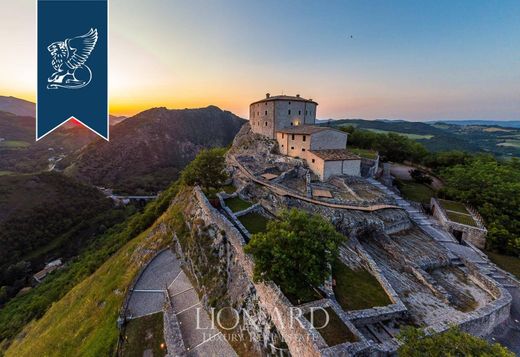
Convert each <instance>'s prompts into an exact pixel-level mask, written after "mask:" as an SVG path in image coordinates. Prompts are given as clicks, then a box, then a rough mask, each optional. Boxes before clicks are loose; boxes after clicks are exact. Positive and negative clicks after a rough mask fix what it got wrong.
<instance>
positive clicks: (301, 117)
mask: <svg viewBox="0 0 520 357" xmlns="http://www.w3.org/2000/svg"><path fill="white" fill-rule="evenodd" d="M275 111H276V129H277V130H280V129H284V128H290V127H291V126H293V125H304V124H314V123H315V122H316V104H314V103H310V102H303V101H290V100H276V101H275Z"/></svg>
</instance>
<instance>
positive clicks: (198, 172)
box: [181, 148, 227, 190]
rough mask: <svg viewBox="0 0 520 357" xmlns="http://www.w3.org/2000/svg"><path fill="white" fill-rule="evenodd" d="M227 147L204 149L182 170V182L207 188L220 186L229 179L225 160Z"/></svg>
mask: <svg viewBox="0 0 520 357" xmlns="http://www.w3.org/2000/svg"><path fill="white" fill-rule="evenodd" d="M225 153H226V150H225V149H222V148H213V149H204V150H201V151H200V152H199V154H198V155H197V157H196V158H195V159H194V160H193V161H192V162H191V163H190V164H189V165H188V166H186V168H185V169H184V170H183V171H182V177H181V179H182V182H183V183H184V184H186V185H189V186H194V185H200V186H202V187H203V188H204V189H205V190H209V189H210V188H211V187H220V186H222V184H223V182H224V181H225V180H226V179H227V175H226V173H225V172H224V169H225V167H226V164H225V161H224V154H225Z"/></svg>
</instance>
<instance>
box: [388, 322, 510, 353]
mask: <svg viewBox="0 0 520 357" xmlns="http://www.w3.org/2000/svg"><path fill="white" fill-rule="evenodd" d="M398 338H399V340H401V341H402V342H403V345H402V346H401V347H400V348H399V350H398V351H397V354H398V356H402V357H423V356H429V357H444V356H452V357H459V356H460V357H465V356H487V357H495V356H496V357H512V356H514V354H513V353H511V352H510V351H509V350H508V349H507V348H505V347H503V346H501V345H499V344H498V343H495V344H490V343H488V342H487V341H485V340H483V339H481V338H478V337H475V336H472V335H470V334H468V333H465V332H462V331H460V329H458V328H455V327H453V328H450V329H449V330H448V331H446V332H443V333H440V334H435V335H429V336H428V335H427V334H426V333H425V332H424V331H422V330H420V329H416V328H411V327H410V328H407V329H405V330H403V331H402V332H401V334H400V335H399V337H398Z"/></svg>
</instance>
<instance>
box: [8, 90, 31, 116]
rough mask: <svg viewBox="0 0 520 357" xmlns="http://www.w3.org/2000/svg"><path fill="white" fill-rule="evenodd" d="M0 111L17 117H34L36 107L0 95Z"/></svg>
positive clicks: (23, 101) (17, 99) (26, 102)
mask: <svg viewBox="0 0 520 357" xmlns="http://www.w3.org/2000/svg"><path fill="white" fill-rule="evenodd" d="M0 111H2V112H9V113H13V114H16V115H19V116H30V117H34V116H35V113H36V105H35V104H34V103H32V102H29V101H27V100H23V99H19V98H15V97H4V96H1V95H0Z"/></svg>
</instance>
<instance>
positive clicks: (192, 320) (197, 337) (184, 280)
mask: <svg viewBox="0 0 520 357" xmlns="http://www.w3.org/2000/svg"><path fill="white" fill-rule="evenodd" d="M168 292H169V294H170V297H171V301H172V305H173V309H174V311H175V313H176V315H177V320H178V321H179V325H180V329H181V333H182V338H183V340H184V345H185V347H186V350H187V355H188V356H193V357H196V356H201V357H202V356H204V357H205V356H223V357H228V356H229V357H232V356H237V354H236V353H235V351H234V350H233V348H232V347H231V345H230V344H229V343H228V342H227V341H226V340H225V338H224V336H223V335H222V334H221V333H220V331H219V330H218V329H217V328H216V327H213V326H212V325H213V324H212V322H211V320H210V317H209V315H208V313H207V312H206V310H204V308H203V307H202V306H201V303H200V300H199V297H198V295H197V293H196V292H195V289H194V288H193V286H192V285H191V282H190V281H189V279H188V277H187V276H186V274H184V272H183V271H181V272H180V273H179V275H178V276H177V277H176V278H175V280H174V281H173V282H172V283H171V284H170V286H169V287H168Z"/></svg>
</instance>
